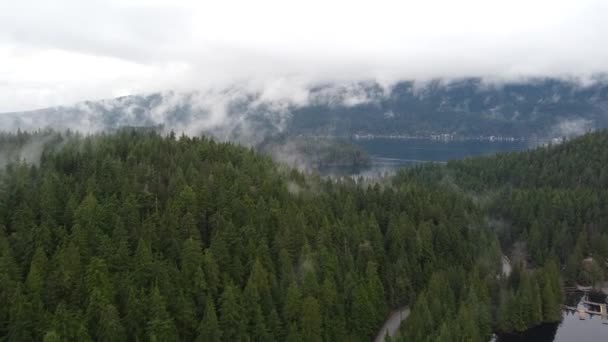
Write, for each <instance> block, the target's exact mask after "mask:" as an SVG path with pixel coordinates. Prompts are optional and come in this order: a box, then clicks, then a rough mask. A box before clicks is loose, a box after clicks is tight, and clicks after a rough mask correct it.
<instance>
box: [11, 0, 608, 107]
mask: <svg viewBox="0 0 608 342" xmlns="http://www.w3.org/2000/svg"><path fill="white" fill-rule="evenodd" d="M607 40H608V2H606V1H602V0H569V1H567V0H535V1H531V0H511V1H502V0H460V1H452V0H424V1H423V0H418V1H413V0H411V1H406V0H401V1H389V0H374V1H372V0H367V1H357V0H350V1H344V0H335V1H327V0H325V1H321V0H308V1H297V2H296V1H285V0H282V1H280V0H260V1H247V0H223V1H169V0H145V1H144V0H130V1H128V0H120V1H119V0H108V1H99V0H87V1H82V0H53V1H42V0H38V1H35V0H19V1H11V0H0V112H6V111H18V110H27V109H33V108H38V107H45V106H53V105H60V104H69V103H72V102H76V101H82V100H86V99H99V98H107V97H114V96H119V95H125V94H132V93H140V92H150V91H162V90H170V89H173V90H189V89H204V88H206V87H210V86H216V85H221V86H225V85H227V84H231V83H234V82H239V83H242V82H243V81H246V83H247V84H248V86H251V87H264V88H265V93H269V94H272V93H273V92H274V93H278V94H281V96H283V95H284V94H282V93H287V94H289V95H293V97H295V98H297V96H298V92H299V91H298V90H297V87H294V86H293V85H297V86H301V85H305V84H310V83H317V82H329V81H336V80H354V79H376V80H379V81H380V82H385V83H390V82H392V81H394V80H396V79H403V78H407V79H412V78H414V79H428V78H435V77H445V78H451V77H466V76H481V77H488V78H498V79H500V78H513V77H527V76H575V77H585V76H589V75H591V74H594V73H601V72H606V71H608V44H606V41H607ZM294 89H296V90H294ZM291 93H293V94H291Z"/></svg>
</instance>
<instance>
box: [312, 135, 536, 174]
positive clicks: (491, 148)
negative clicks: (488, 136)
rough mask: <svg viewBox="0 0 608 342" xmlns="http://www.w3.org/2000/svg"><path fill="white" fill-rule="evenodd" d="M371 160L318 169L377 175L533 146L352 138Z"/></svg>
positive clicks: (473, 141)
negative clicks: (366, 164)
mask: <svg viewBox="0 0 608 342" xmlns="http://www.w3.org/2000/svg"><path fill="white" fill-rule="evenodd" d="M353 142H354V143H355V144H357V145H358V146H360V147H361V148H363V149H364V150H365V151H366V152H367V153H368V154H369V155H370V157H371V159H372V167H371V168H369V169H364V170H361V169H353V168H352V167H337V168H329V169H324V170H321V172H322V173H324V174H335V175H345V174H346V175H357V176H371V177H373V176H378V175H385V174H391V173H394V172H395V171H396V170H398V169H400V168H403V167H407V166H412V165H416V164H420V163H427V162H435V163H444V162H447V161H448V160H456V159H464V158H467V157H474V156H482V155H492V154H495V153H500V152H513V151H522V150H526V149H528V148H530V147H531V146H532V144H531V143H529V142H521V141H515V142H506V141H495V142H493V141H478V140H463V141H438V140H431V139H388V138H376V139H361V140H354V141H353Z"/></svg>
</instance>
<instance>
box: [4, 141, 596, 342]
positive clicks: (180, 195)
mask: <svg viewBox="0 0 608 342" xmlns="http://www.w3.org/2000/svg"><path fill="white" fill-rule="evenodd" d="M606 136H608V133H605V132H602V133H597V134H592V135H587V136H585V137H583V138H580V139H577V140H573V141H571V142H568V143H565V144H562V145H558V146H555V147H549V148H543V149H539V150H535V151H530V152H524V153H514V154H505V155H499V156H496V157H490V158H475V159H471V160H465V161H460V162H453V163H452V162H451V163H448V164H447V165H446V166H437V165H431V166H424V167H419V168H414V169H410V170H407V171H404V172H402V173H399V174H398V175H397V176H395V177H394V178H392V179H391V180H390V181H389V182H386V181H385V182H376V183H357V182H355V181H354V180H352V179H348V178H347V179H345V180H342V181H336V180H329V179H323V178H319V177H315V176H311V175H304V174H301V173H299V172H298V171H295V170H291V169H288V168H285V167H278V166H277V165H276V164H275V163H274V162H273V161H272V160H271V159H270V158H269V157H267V156H264V155H261V154H258V153H256V152H254V151H253V150H251V149H246V148H243V147H240V146H237V145H234V144H230V143H217V142H215V141H213V140H210V139H208V138H193V137H188V136H180V137H177V136H175V135H174V134H169V135H167V136H161V135H159V134H158V133H156V132H154V131H153V130H135V129H126V130H121V131H118V132H116V133H113V134H102V135H94V136H81V135H78V134H59V133H53V132H39V133H33V134H31V133H23V132H19V133H15V134H5V135H2V136H0V141H2V142H4V143H5V144H4V145H3V146H7V147H6V148H7V150H11V149H12V150H17V149H19V148H20V146H26V145H28V144H30V143H31V142H33V141H40V139H41V138H42V137H44V143H42V144H41V145H40V146H41V148H40V149H39V160H37V162H35V163H33V162H28V160H24V158H13V159H11V160H9V161H8V166H7V167H6V168H5V169H4V170H3V171H2V174H1V176H0V179H1V183H0V227H1V230H0V303H1V304H2V305H0V336H2V337H3V338H5V339H7V340H9V341H20V340H45V341H54V340H78V341H82V340H112V341H116V340H178V339H179V340H199V341H209V340H211V341H235V340H260V341H261V340H264V341H266V340H268V341H270V340H290V341H302V340H306V341H318V340H327V341H335V340H340V341H341V340H351V341H366V340H369V339H371V338H372V337H373V336H374V335H375V334H376V332H377V330H379V327H380V326H381V324H382V321H383V320H384V319H385V317H386V316H387V314H388V313H389V312H390V310H391V309H392V308H396V307H400V306H403V305H408V306H410V308H411V309H412V312H411V315H410V317H409V318H408V319H407V320H406V321H405V323H404V325H403V327H402V330H401V332H400V336H399V337H397V339H403V340H416V341H436V340H439V341H453V340H462V339H464V340H471V341H483V340H486V339H487V338H488V336H490V335H491V333H492V332H493V331H522V330H525V329H526V328H528V327H531V326H534V325H536V324H539V323H541V322H551V321H558V320H560V319H561V313H560V304H561V301H562V284H563V282H566V283H573V282H579V283H581V282H585V281H586V280H588V279H593V280H598V279H601V277H602V273H601V272H604V271H603V267H602V266H599V268H598V269H599V271H597V270H596V271H593V269H592V268H581V267H579V266H580V264H581V261H583V259H585V258H587V257H588V256H589V255H591V254H592V255H593V259H594V260H598V261H599V260H604V259H602V258H605V257H606V254H604V253H605V249H606V247H607V246H606V243H605V236H604V235H606V232H605V231H604V230H603V228H601V227H604V226H605V225H603V224H602V223H603V222H604V219H605V217H604V216H605V215H604V214H603V213H605V210H604V209H603V207H602V205H603V204H602V203H605V201H604V200H602V199H603V198H604V196H605V191H604V190H603V189H605V188H606V187H602V185H604V183H603V181H604V180H605V179H604V178H605V177H603V176H602V174H601V172H603V171H602V170H603V165H605V163H604V161H605V160H604V159H605V157H607V155H606V154H605V152H604V151H605V149H604V148H602V147H601V146H605V145H606ZM11 153H12V154H11V155H13V156H19V154H18V153H17V154H15V153H13V152H11ZM583 160H585V161H586V162H585V164H584V165H586V166H587V167H586V169H585V171H584V173H583V174H582V175H581V172H580V170H579V169H578V168H577V167H576V166H575V165H574V164H576V163H577V162H578V161H583ZM579 165H583V164H579ZM550 170H559V171H556V173H551V172H550ZM590 175H594V176H593V177H591V176H590ZM294 187H297V189H298V191H294V190H293V189H294ZM581 193H582V194H584V195H581ZM557 194H559V197H557V198H558V199H559V200H560V201H562V202H555V201H556V200H557V199H552V198H554V196H557ZM568 198H572V200H571V201H569V202H563V201H564V200H568ZM543 199H550V200H543ZM574 199H576V200H574ZM581 201H590V202H583V203H582V204H581ZM556 203H557V204H556ZM564 203H565V204H564ZM496 219H501V220H502V221H501V222H502V224H501V225H496V224H494V223H493V222H495V221H494V220H496ZM556 224H557V225H556ZM560 224H561V225H560ZM551 225H552V226H551ZM550 226H551V228H550ZM554 227H563V228H562V229H563V231H560V230H557V231H556V230H555V228H554ZM555 234H566V236H572V237H575V238H568V239H563V240H562V239H558V238H556V235H555ZM557 236H559V235H557ZM521 243H524V245H525V246H527V249H524V252H525V253H524V257H523V258H521V259H520V260H514V269H513V272H512V273H511V275H510V276H508V277H507V276H505V275H501V272H500V262H501V253H502V252H505V253H510V252H511V251H512V250H513V248H515V247H516V246H519V245H521ZM564 249H565V250H564ZM562 265H566V270H565V271H564V272H560V267H562ZM594 272H595V273H594ZM598 272H599V273H598ZM588 277H591V278H588ZM594 277H595V278H594Z"/></svg>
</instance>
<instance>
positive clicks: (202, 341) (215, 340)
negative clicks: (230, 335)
mask: <svg viewBox="0 0 608 342" xmlns="http://www.w3.org/2000/svg"><path fill="white" fill-rule="evenodd" d="M221 338H222V331H221V330H220V325H219V322H218V319H217V314H216V313H215V306H214V305H213V301H208V302H207V308H206V309H205V314H204V315H203V319H202V320H201V323H200V325H199V326H198V336H197V338H196V341H197V342H219V341H220V340H221Z"/></svg>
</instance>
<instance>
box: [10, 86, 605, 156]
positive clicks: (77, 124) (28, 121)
mask: <svg viewBox="0 0 608 342" xmlns="http://www.w3.org/2000/svg"><path fill="white" fill-rule="evenodd" d="M283 91H284V92H279V93H278V94H277V92H276V89H275V90H274V91H273V89H258V90H254V89H250V88H247V87H246V86H242V85H241V86H233V87H228V88H225V89H224V88H222V89H211V90H205V91H191V92H171V91H167V92H163V93H154V94H140V95H131V96H125V97H120V98H115V99H107V100H101V101H86V102H82V103H78V104H75V105H66V106H60V107H53V108H45V109H40V110H35V111H27V112H16V113H3V114H2V115H0V126H1V127H3V128H4V129H7V130H13V131H14V130H17V129H18V128H20V129H22V130H30V131H31V130H36V129H41V128H47V127H49V128H53V129H56V130H63V129H72V130H77V131H84V132H101V131H108V130H114V129H118V128H121V127H124V126H162V129H164V130H165V131H167V132H168V131H170V130H175V131H178V132H182V131H184V132H186V133H187V134H190V135H198V134H201V133H204V134H208V135H213V136H215V137H216V138H219V139H221V140H231V141H238V142H240V143H245V144H248V145H256V144H258V143H260V142H261V141H263V140H264V139H265V138H267V137H271V136H274V135H277V134H281V133H285V134H287V135H289V136H291V137H294V136H299V135H307V136H311V135H312V136H319V135H324V136H327V135H332V136H336V135H337V136H342V137H349V136H352V135H354V134H363V135H366V134H371V135H394V134H400V135H415V136H425V137H428V136H430V135H433V134H451V135H454V136H456V137H479V136H485V137H489V136H503V137H515V138H554V137H562V136H573V135H580V134H583V133H585V132H586V131H588V130H594V129H600V128H607V127H608V78H607V77H606V75H597V76H595V77H593V78H592V79H591V80H588V81H586V82H583V81H581V80H569V79H555V78H536V79H526V80H519V81H515V80H513V81H506V80H504V81H488V80H483V79H478V78H465V79H457V80H442V79H437V80H432V81H426V82H424V81H408V80H403V81H399V82H396V83H394V84H392V85H391V86H387V85H386V84H381V83H378V82H375V81H370V80H368V81H359V82H343V83H340V82H338V83H328V84H320V85H310V86H301V85H299V86H290V85H288V84H286V85H285V89H283ZM294 94H296V95H294Z"/></svg>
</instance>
